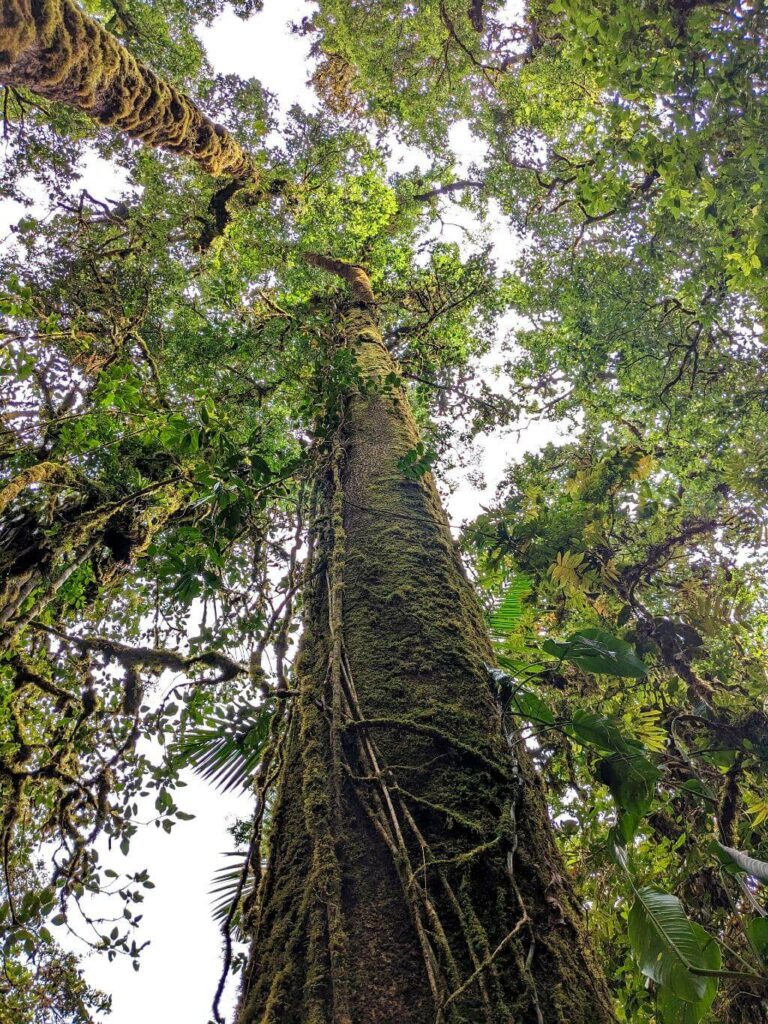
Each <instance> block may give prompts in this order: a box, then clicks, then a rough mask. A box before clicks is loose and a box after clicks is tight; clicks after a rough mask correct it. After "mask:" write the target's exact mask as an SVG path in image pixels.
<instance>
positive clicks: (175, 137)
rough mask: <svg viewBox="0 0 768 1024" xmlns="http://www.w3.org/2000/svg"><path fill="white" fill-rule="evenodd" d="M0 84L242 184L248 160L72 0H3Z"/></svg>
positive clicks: (250, 170)
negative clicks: (85, 116)
mask: <svg viewBox="0 0 768 1024" xmlns="http://www.w3.org/2000/svg"><path fill="white" fill-rule="evenodd" d="M0 80H2V81H3V82H5V83H6V84H8V85H14V86H23V87H25V88H27V89H30V90H31V91H32V92H34V93H36V94H37V95H38V96H43V97H45V98H46V99H50V100H57V101H59V102H61V103H66V104H69V105H70V106H73V107H76V108H77V109H78V110H82V111H84V112H85V113H86V114H88V115H90V116H91V117H92V118H94V120H96V121H98V122H99V123H100V124H103V125H107V126H109V127H112V128H116V129H118V130H120V131H124V132H125V133H126V134H127V135H129V136H130V137H131V138H133V139H138V140H140V141H141V142H143V143H145V145H148V146H158V147H159V148H161V149H167V150H170V151H171V152H172V153H179V154H182V155H184V156H188V157H190V158H191V159H192V160H194V161H195V162H196V163H198V164H199V165H200V166H201V167H202V168H203V169H204V170H206V171H208V172H209V173H210V174H214V175H226V176H230V177H233V178H237V179H244V178H248V177H251V176H253V175H254V173H255V171H254V165H253V162H252V160H251V158H250V156H249V155H248V153H246V151H245V150H244V149H243V147H242V146H241V145H240V143H239V142H237V140H236V139H235V138H233V136H232V135H230V134H229V132H228V131H226V129H224V128H222V127H221V126H220V125H217V124H215V123H214V122H213V121H211V120H210V119H209V118H208V117H206V115H205V114H204V113H203V112H202V111H201V110H200V108H199V107H198V106H197V105H196V104H195V103H193V102H192V100H190V99H189V97H188V96H185V95H184V93H182V92H180V91H179V90H178V89H176V88H175V87H174V86H173V85H171V84H170V83H169V82H167V81H164V80H163V79H161V78H159V77H158V76H157V75H156V74H155V73H154V72H153V71H151V70H150V69H149V68H148V67H147V66H146V65H145V64H143V63H142V62H141V61H139V60H136V58H135V57H134V56H133V55H132V54H131V53H130V52H129V51H128V50H126V48H125V47H124V46H123V45H122V44H121V43H120V42H119V41H118V40H117V39H116V38H115V37H114V36H113V35H111V34H110V33H109V32H107V31H106V30H105V29H104V28H102V26H101V25H100V24H99V23H98V22H97V21H95V20H94V19H93V18H90V17H88V16H87V15H86V14H84V13H83V12H82V11H81V10H80V9H79V8H78V7H77V6H76V5H75V4H74V3H72V2H71V0H3V2H2V4H0Z"/></svg>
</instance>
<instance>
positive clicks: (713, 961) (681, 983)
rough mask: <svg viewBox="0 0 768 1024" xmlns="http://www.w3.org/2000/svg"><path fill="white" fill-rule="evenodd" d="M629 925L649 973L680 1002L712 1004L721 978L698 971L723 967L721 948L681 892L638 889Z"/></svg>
mask: <svg viewBox="0 0 768 1024" xmlns="http://www.w3.org/2000/svg"><path fill="white" fill-rule="evenodd" d="M628 926H629V941H630V943H631V945H632V952H633V953H634V956H635V959H636V960H637V963H638V965H639V967H640V970H641V971H642V972H643V974H644V975H645V976H646V977H648V978H651V980H652V981H655V982H656V984H657V985H659V986H661V987H662V988H665V989H668V990H669V994H671V995H673V996H676V997H677V999H679V1000H683V1001H684V1002H686V1003H693V1004H696V1003H698V1004H704V1003H707V1001H708V1003H707V1005H711V1003H712V1001H713V1000H714V998H715V995H716V993H717V982H716V980H715V979H714V978H711V977H706V976H704V975H703V974H698V973H696V972H698V971H718V970H719V969H720V964H721V957H720V949H719V947H718V945H717V943H716V942H715V940H714V939H712V937H711V936H709V935H708V934H707V933H706V932H705V931H704V929H703V928H701V927H699V926H698V925H695V924H693V922H691V921H689V920H688V918H687V917H686V916H685V911H684V910H683V907H682V904H681V903H680V900H679V899H677V897H676V896H672V895H670V894H669V893H665V892H661V891H660V890H659V889H655V888H653V887H652V886H643V887H642V888H641V889H636V890H635V902H634V903H633V904H632V909H631V910H630V912H629V918H628ZM665 998H666V997H665ZM696 1019H697V1020H698V1019H699V1018H696Z"/></svg>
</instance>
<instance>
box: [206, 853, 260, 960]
mask: <svg viewBox="0 0 768 1024" xmlns="http://www.w3.org/2000/svg"><path fill="white" fill-rule="evenodd" d="M224 856H225V857H227V858H228V860H227V862H226V863H225V864H224V865H223V867H220V868H217V870H216V871H215V872H214V875H213V880H212V884H211V888H210V889H209V891H208V892H209V895H210V896H212V897H213V899H212V900H211V906H212V910H211V913H212V916H213V919H214V921H215V922H216V924H217V925H218V926H219V928H223V927H224V925H225V924H226V922H227V920H230V932H232V934H233V935H234V937H235V938H236V939H237V940H238V941H243V940H244V938H245V936H244V935H243V932H242V930H241V925H242V920H241V914H240V911H241V907H242V905H243V902H244V901H245V900H246V899H247V898H248V897H249V896H250V895H252V893H253V882H254V879H253V874H252V873H251V872H248V874H247V876H246V879H245V884H244V885H243V888H242V891H240V879H241V878H242V875H243V870H244V868H245V866H246V858H247V856H248V854H247V853H236V852H231V851H230V852H228V853H225V854H224ZM235 902H237V906H236V907H235V910H234V913H233V912H232V908H233V906H234V904H235ZM230 915H231V918H230Z"/></svg>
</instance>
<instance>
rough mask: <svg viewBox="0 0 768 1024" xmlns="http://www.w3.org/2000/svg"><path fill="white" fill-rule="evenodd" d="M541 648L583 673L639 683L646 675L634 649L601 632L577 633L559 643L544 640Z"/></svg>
mask: <svg viewBox="0 0 768 1024" xmlns="http://www.w3.org/2000/svg"><path fill="white" fill-rule="evenodd" d="M541 646H542V647H543V649H544V650H545V651H546V652H547V653H548V654H553V655H554V656H555V657H556V658H559V659H560V660H561V661H570V662H572V663H573V664H574V665H576V666H578V668H580V669H583V670H584V671H585V672H595V673H598V674H599V673H604V674H606V675H611V676H622V677H627V678H630V679H639V678H641V677H642V676H644V675H647V673H648V669H647V668H646V666H645V663H644V662H643V661H641V659H640V658H639V657H638V656H637V653H636V652H635V649H634V647H632V646H631V644H628V643H627V642H626V640H620V639H619V637H616V636H613V635H612V634H611V633H607V632H606V631H605V630H604V629H596V628H592V627H590V628H589V629H580V630H579V631H578V633H574V634H573V635H572V636H570V637H568V639H567V640H564V641H563V642H562V643H558V642H557V641H555V640H545V641H544V643H543V644H542V645H541Z"/></svg>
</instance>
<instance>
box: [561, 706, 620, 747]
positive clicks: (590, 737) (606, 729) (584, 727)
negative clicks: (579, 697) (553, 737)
mask: <svg viewBox="0 0 768 1024" xmlns="http://www.w3.org/2000/svg"><path fill="white" fill-rule="evenodd" d="M566 728H567V731H568V732H569V733H570V734H571V735H572V736H573V738H574V739H576V740H578V741H579V743H586V744H588V745H589V746H593V747H599V748H600V749H601V750H607V751H609V752H610V753H622V752H624V751H626V750H628V749H629V747H630V746H631V744H630V743H629V741H628V740H626V739H625V737H624V735H623V733H622V731H621V729H619V727H618V726H617V725H616V723H615V722H613V721H612V720H611V719H610V718H606V717H605V715H596V714H593V712H591V711H583V710H581V709H579V710H578V711H574V713H573V717H572V718H571V721H570V722H568V723H567V726H566Z"/></svg>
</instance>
